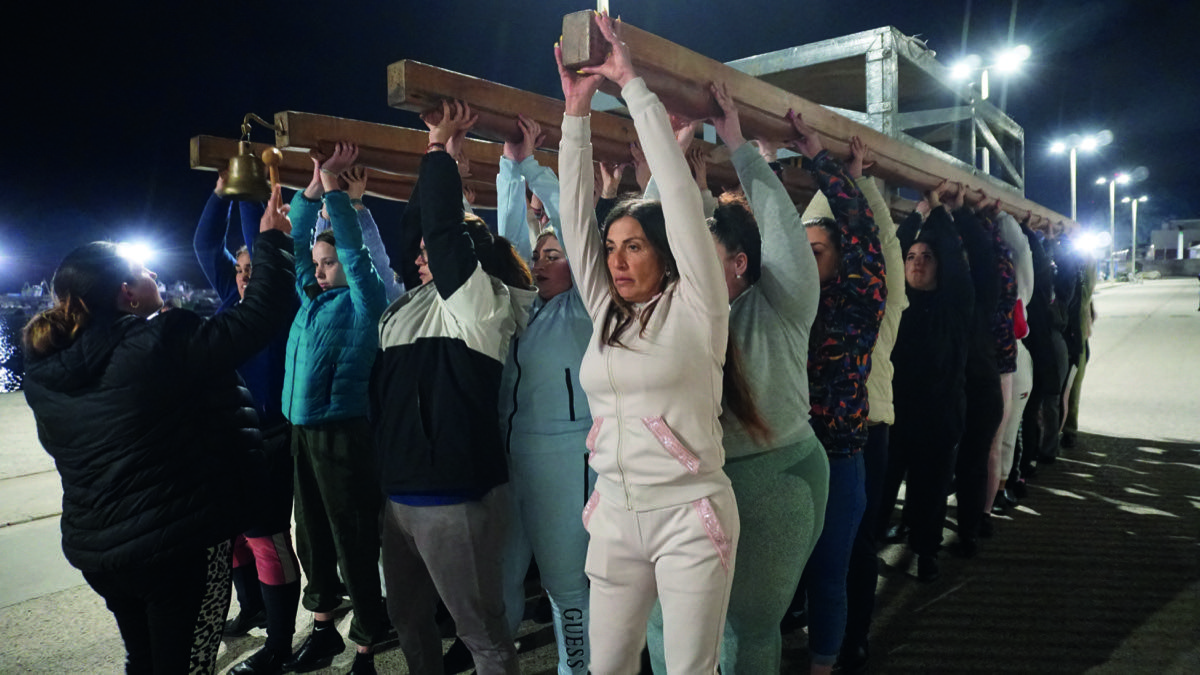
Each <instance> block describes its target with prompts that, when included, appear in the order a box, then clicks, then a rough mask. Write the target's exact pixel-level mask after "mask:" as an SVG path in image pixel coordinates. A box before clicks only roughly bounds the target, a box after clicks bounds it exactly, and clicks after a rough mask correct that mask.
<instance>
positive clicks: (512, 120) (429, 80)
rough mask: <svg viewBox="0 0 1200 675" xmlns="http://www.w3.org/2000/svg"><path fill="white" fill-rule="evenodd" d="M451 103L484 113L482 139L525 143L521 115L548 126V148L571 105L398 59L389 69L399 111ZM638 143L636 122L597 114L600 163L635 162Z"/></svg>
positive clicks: (392, 99)
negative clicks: (632, 154) (632, 147)
mask: <svg viewBox="0 0 1200 675" xmlns="http://www.w3.org/2000/svg"><path fill="white" fill-rule="evenodd" d="M446 99H458V100H461V101H466V102H467V103H469V104H470V105H471V111H472V112H474V113H476V114H477V115H479V121H478V122H477V123H476V124H475V128H474V129H473V130H472V132H471V133H473V134H476V135H478V136H482V137H484V138H488V139H491V140H494V141H499V142H501V143H503V142H504V141H506V140H512V141H519V140H521V133H520V130H519V129H518V127H517V114H518V113H520V114H523V115H525V116H526V117H529V118H530V119H532V120H534V121H536V122H537V123H538V124H540V125H542V130H543V131H544V132H546V140H545V141H544V142H543V143H542V147H543V148H554V149H557V148H558V142H559V139H560V138H562V135H561V133H560V132H559V126H560V125H561V124H562V117H563V111H564V110H565V107H566V104H564V103H563V102H562V101H560V100H558V99H553V98H550V97H548V96H541V95H539V94H534V93H531V92H527V91H524V90H522V89H515V88H513V87H508V86H505V85H502V84H496V83H495V82H490V81H488V80H482V79H480V78H478V77H471V76H470V75H463V74H462V73H456V72H454V71H452V70H443V69H442V68H436V67H434V66H430V65H426V64H424V63H420V62H418V61H409V60H405V61H398V62H396V63H393V64H392V65H390V66H388V105H390V106H392V107H393V108H399V109H401V110H408V111H411V112H416V113H426V112H430V111H434V112H435V114H436V111H437V110H438V109H439V108H440V106H441V104H442V101H443V100H446ZM636 141H637V131H636V130H634V128H633V120H630V119H627V118H624V117H618V116H616V115H609V114H606V113H593V114H592V144H593V146H594V154H595V157H596V160H597V161H604V162H628V161H630V160H631V159H632V158H631V157H630V154H629V144H630V143H634V142H636ZM539 161H540V160H539Z"/></svg>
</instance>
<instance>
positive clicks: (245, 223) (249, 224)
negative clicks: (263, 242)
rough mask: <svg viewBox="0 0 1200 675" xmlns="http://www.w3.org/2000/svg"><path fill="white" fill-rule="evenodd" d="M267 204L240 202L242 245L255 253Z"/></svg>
mask: <svg viewBox="0 0 1200 675" xmlns="http://www.w3.org/2000/svg"><path fill="white" fill-rule="evenodd" d="M266 206H267V205H266V204H264V203H262V202H252V201H249V200H244V201H240V202H238V217H240V218H241V220H242V223H241V225H242V243H243V244H245V245H246V248H248V249H249V250H250V253H251V254H253V253H254V242H255V240H257V239H258V224H259V222H260V221H262V217H263V213H264V211H265V209H266Z"/></svg>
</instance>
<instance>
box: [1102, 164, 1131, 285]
mask: <svg viewBox="0 0 1200 675" xmlns="http://www.w3.org/2000/svg"><path fill="white" fill-rule="evenodd" d="M1128 182H1129V174H1126V173H1117V174H1113V177H1112V178H1105V177H1104V176H1101V177H1100V178H1097V179H1096V185H1104V184H1106V183H1107V184H1108V236H1109V237H1112V238H1113V240H1112V242H1110V243H1109V245H1108V280H1109V281H1112V280H1113V279H1114V278H1115V277H1116V276H1117V263H1116V252H1117V242H1116V239H1115V237H1116V236H1117V183H1120V184H1121V185H1124V184H1126V183H1128Z"/></svg>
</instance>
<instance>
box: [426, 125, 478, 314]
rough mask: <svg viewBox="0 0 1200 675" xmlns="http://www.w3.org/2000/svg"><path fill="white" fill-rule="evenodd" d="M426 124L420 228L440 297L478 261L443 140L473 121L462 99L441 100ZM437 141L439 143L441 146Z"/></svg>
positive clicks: (459, 185) (464, 279) (450, 291)
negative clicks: (435, 114) (437, 116)
mask: <svg viewBox="0 0 1200 675" xmlns="http://www.w3.org/2000/svg"><path fill="white" fill-rule="evenodd" d="M431 119H432V118H427V119H426V120H425V123H426V125H428V126H429V150H428V151H427V152H426V153H425V157H424V158H422V159H421V168H420V174H419V177H418V179H417V180H418V182H419V183H420V184H421V193H420V215H421V234H422V236H423V237H424V239H425V250H426V252H427V255H428V256H429V270H430V272H432V273H433V279H434V283H435V284H437V290H438V295H440V296H441V297H442V299H443V300H446V299H449V298H450V296H452V295H454V293H455V292H456V291H457V290H458V289H459V288H460V287H461V286H463V284H465V283H466V282H467V279H469V278H470V276H471V275H472V274H473V273H474V272H475V270H476V269H477V268H478V267H479V259H478V257H477V255H476V253H475V247H474V245H473V244H472V242H471V237H470V236H469V235H468V234H467V233H466V231H465V230H464V228H463V209H462V179H461V178H460V176H459V174H458V167H457V165H456V164H455V162H454V158H453V157H452V156H451V155H450V153H449V152H448V150H447V149H445V148H446V144H447V143H449V142H450V141H451V139H452V138H454V137H455V136H456V135H457V134H459V133H460V132H461V133H463V134H465V133H466V130H467V129H469V128H470V127H471V126H472V125H474V123H475V119H476V118H475V117H474V116H472V115H471V110H470V108H468V107H467V106H466V105H464V104H463V103H460V102H458V101H455V102H453V103H451V102H448V101H444V102H443V103H442V116H441V118H440V120H438V121H437V122H436V123H433V122H432V121H431ZM439 146H440V147H439Z"/></svg>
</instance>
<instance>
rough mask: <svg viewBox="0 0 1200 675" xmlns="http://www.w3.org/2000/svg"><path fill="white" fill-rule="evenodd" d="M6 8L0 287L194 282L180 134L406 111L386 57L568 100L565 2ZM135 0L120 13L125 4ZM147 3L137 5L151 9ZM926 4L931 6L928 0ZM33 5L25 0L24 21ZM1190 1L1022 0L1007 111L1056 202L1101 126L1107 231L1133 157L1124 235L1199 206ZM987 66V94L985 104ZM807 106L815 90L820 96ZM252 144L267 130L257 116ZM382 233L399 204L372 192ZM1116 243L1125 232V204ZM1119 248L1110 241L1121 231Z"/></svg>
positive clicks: (920, 18)
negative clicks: (90, 256) (100, 246)
mask: <svg viewBox="0 0 1200 675" xmlns="http://www.w3.org/2000/svg"><path fill="white" fill-rule="evenodd" d="M32 4H34V3H26V4H25V5H23V6H22V12H24V13H25V15H23V16H20V17H19V20H15V19H14V17H12V16H10V18H9V20H8V21H6V24H7V26H6V27H7V29H8V30H7V31H6V32H7V35H6V38H5V41H4V44H3V46H2V47H0V49H2V50H3V52H4V63H5V71H6V74H7V75H8V77H7V78H6V80H7V81H6V82H5V94H6V96H5V101H6V105H5V107H6V108H7V110H8V112H7V114H6V117H7V118H8V119H9V122H8V124H7V125H6V132H7V133H6V139H5V143H4V146H3V151H2V158H3V161H0V176H2V177H3V182H2V185H3V186H4V187H3V189H0V291H15V290H19V289H20V287H21V284H22V282H24V281H37V280H39V279H41V278H43V277H45V278H49V276H50V275H51V274H52V273H53V269H54V267H55V266H56V265H57V263H58V261H59V260H60V259H61V258H62V256H63V255H65V254H66V253H67V251H69V250H70V249H71V248H73V247H75V246H77V245H79V244H82V243H85V242H87V241H91V240H95V239H112V240H133V239H140V240H146V241H148V242H150V243H152V244H153V245H154V246H156V247H157V248H158V249H159V255H158V257H157V258H156V259H155V260H154V262H153V263H152V264H151V265H150V266H151V267H152V268H154V269H155V270H156V271H158V272H159V273H160V275H161V276H162V277H163V278H165V279H167V280H173V279H179V278H183V279H188V280H191V281H193V282H199V281H200V275H199V271H198V268H197V266H196V263H195V260H194V258H193V257H192V253H191V235H192V231H193V228H194V227H195V222H196V218H197V217H198V215H199V213H200V210H201V208H202V207H203V205H204V201H205V199H206V198H207V194H208V192H209V191H210V190H211V189H212V186H213V183H214V181H215V174H214V173H211V172H201V171H193V170H190V169H188V154H187V153H188V139H189V138H190V137H192V136H194V135H197V134H214V135H220V136H226V137H236V136H237V135H238V133H239V127H240V124H241V119H242V116H243V115H244V114H245V113H247V112H251V111H253V112H256V113H258V114H259V115H262V116H263V117H265V118H267V119H270V116H271V115H273V114H274V113H275V112H277V111H281V110H299V111H306V112H314V113H321V114H329V115H336V116H341V117H350V118H356V119H362V120H368V121H373V122H382V123H387V124H398V125H403V126H410V127H419V126H420V122H419V120H417V119H416V117H415V116H413V115H410V114H407V113H402V112H400V111H397V110H394V109H391V108H389V107H388V106H387V100H386V68H387V65H388V64H389V63H392V62H394V61H398V60H401V59H405V58H409V59H415V60H418V61H423V62H426V63H429V64H432V65H436V66H439V67H442V68H448V69H450V70H456V71H459V72H463V73H466V74H469V75H474V76H478V77H482V78H485V79H489V80H493V81H496V82H500V83H503V84H507V85H511V86H514V87H519V88H522V89H528V90H531V91H535V92H538V93H541V94H545V95H549V96H554V97H556V98H561V91H560V90H559V88H558V78H557V73H556V71H555V67H554V58H553V54H552V51H551V47H552V45H553V43H554V42H555V40H556V39H557V38H558V34H559V32H560V26H561V18H562V16H563V15H564V14H567V13H569V12H572V11H576V10H579V9H588V8H591V7H592V6H593V5H592V4H590V3H587V2H580V1H578V0H575V1H572V2H567V1H564V0H524V1H522V0H516V1H515V2H467V1H465V0H440V1H439V0H430V1H427V2H420V3H418V2H412V1H409V0H402V1H399V2H396V1H392V2H344V3H331V2H320V3H318V2H312V1H310V0H293V1H291V2H263V1H260V0H242V1H241V2H227V1H225V0H214V1H210V2H205V3H198V2H174V3H153V4H151V3H141V2H139V3H112V4H108V3H92V4H90V5H88V6H87V8H86V9H69V8H68V6H67V5H62V4H57V3H38V4H40V5H41V8H40V9H29V7H30V6H31V5H32ZM131 4H132V5H135V7H126V5H131ZM968 4H969V5H970V7H971V10H970V11H971V18H970V22H969V26H968V28H969V30H968V31H967V34H966V53H978V54H981V55H987V54H989V53H990V52H991V51H992V50H993V49H996V48H999V47H1000V46H1002V45H1003V44H1004V42H1005V40H1006V36H1007V31H1008V22H1009V13H1010V11H1011V8H1012V5H1011V3H1010V2H1004V1H1000V2H981V1H979V0H975V1H974V2H971V3H964V2H930V3H920V4H918V3H901V2H895V1H894V0H893V1H890V2H847V1H841V2H809V1H796V0H792V1H783V0H773V1H770V2H768V1H766V0H738V1H737V2H713V1H711V0H687V1H686V2H685V1H682V0H671V1H666V0H640V1H638V2H633V1H628V0H612V2H611V5H612V10H613V13H614V14H620V15H621V16H622V17H623V19H624V20H625V21H627V22H629V23H631V24H633V25H636V26H638V27H640V28H642V29H645V30H647V31H650V32H652V33H656V34H658V35H661V36H663V37H665V38H667V39H669V40H672V41H674V42H677V43H679V44H682V45H684V46H686V47H689V48H691V49H693V50H695V51H698V52H700V53H702V54H705V55H707V56H709V57H712V58H715V59H718V60H721V61H729V60H733V59H737V58H742V57H746V56H752V55H755V54H760V53H764V52H768V51H773V50H776V49H782V48H785V47H792V46H796V45H802V44H806V43H810V42H815V41H818V40H824V39H828V38H833V37H838V36H841V35H847V34H850V33H854V32H858V31H862V30H867V29H870V28H876V27H879V26H884V25H893V26H896V27H897V28H898V29H900V31H901V32H903V33H906V34H909V35H914V34H915V35H919V36H920V37H921V38H922V39H924V40H927V42H928V45H929V47H930V48H932V49H934V50H935V51H936V52H937V53H938V58H939V60H941V61H942V62H943V63H947V64H949V63H951V62H953V61H955V60H956V59H957V57H958V56H959V55H961V54H962V53H963V50H962V44H963V41H964V16H965V12H966V9H967V6H968ZM146 5H149V8H147V7H146ZM935 7H936V8H937V9H934V8H935ZM31 13H39V14H40V15H37V16H33V15H31ZM1197 32H1200V3H1196V2H1193V1H1180V2H1166V1H1147V0H1143V1H1141V2H1136V3H1135V2H1132V1H1128V0H1089V1H1088V2H1037V1H1033V0H1024V1H1022V2H1019V4H1018V8H1017V20H1016V29H1015V42H1016V43H1025V44H1028V45H1029V46H1030V47H1031V49H1032V53H1033V56H1032V58H1031V59H1030V61H1029V62H1027V63H1026V64H1025V68H1024V69H1023V71H1022V72H1021V74H1020V75H1017V76H1015V77H1013V78H1012V79H1011V80H1010V84H1009V86H1008V94H1007V111H1008V113H1009V114H1010V115H1011V116H1012V117H1013V118H1014V119H1016V121H1017V123H1018V124H1020V125H1022V126H1023V127H1024V128H1025V138H1026V171H1027V180H1028V187H1027V189H1026V195H1027V196H1028V197H1029V198H1030V199H1032V200H1034V201H1036V202H1039V203H1042V204H1044V205H1046V206H1048V207H1050V208H1052V209H1055V210H1057V211H1059V212H1060V213H1068V212H1069V210H1070V197H1069V180H1068V165H1067V160H1066V157H1065V156H1064V155H1060V156H1054V155H1050V154H1049V153H1048V148H1049V145H1050V142H1051V141H1052V140H1054V139H1056V138H1059V137H1061V136H1064V135H1066V134H1069V133H1086V132H1093V131H1098V130H1101V129H1109V130H1111V131H1112V133H1113V135H1114V138H1115V140H1114V142H1113V143H1112V144H1111V145H1109V146H1107V147H1105V148H1103V149H1102V150H1101V151H1100V152H1098V153H1095V154H1093V155H1083V154H1081V155H1080V158H1079V191H1078V193H1079V212H1080V221H1082V222H1083V223H1084V224H1085V225H1089V224H1093V223H1094V224H1096V225H1097V226H1101V225H1103V227H1104V229H1107V222H1108V195H1107V190H1106V189H1105V188H1102V187H1097V186H1095V185H1094V181H1095V179H1096V177H1097V176H1099V175H1102V174H1111V173H1113V172H1115V171H1119V170H1132V169H1134V168H1136V167H1139V166H1145V167H1146V168H1147V169H1148V170H1149V177H1148V178H1147V179H1146V180H1145V181H1143V182H1142V183H1141V184H1139V185H1137V186H1136V187H1133V188H1130V189H1129V190H1122V191H1121V192H1120V193H1119V195H1118V199H1119V197H1120V196H1121V195H1123V194H1132V195H1134V196H1136V195H1140V194H1147V195H1149V196H1150V201H1149V202H1147V203H1146V204H1143V205H1141V207H1140V208H1139V218H1138V220H1139V228H1138V229H1139V233H1140V234H1141V237H1140V238H1141V239H1142V240H1143V242H1144V241H1146V240H1148V237H1149V230H1150V229H1153V228H1156V227H1157V225H1158V223H1159V222H1161V221H1162V220H1164V219H1166V218H1191V217H1200V188H1198V187H1197V186H1200V168H1198V166H1197V162H1196V159H1195V157H1194V155H1195V152H1196V146H1197V144H1198V143H1200V123H1198V122H1197V120H1198V119H1200V78H1198V77H1197V75H1196V61H1195V58H1196V57H1195V56H1194V55H1193V53H1192V51H1193V50H1191V49H1190V47H1191V45H1192V44H1194V42H1195V39H1196V34H1197ZM1001 86H1002V85H1001V80H1000V79H999V78H996V79H993V81H992V89H993V93H992V98H991V100H993V101H996V100H998V98H999V92H1000V87H1001ZM817 102H818V103H819V102H820V101H817ZM253 138H254V139H255V140H259V141H270V140H271V134H270V132H268V131H267V130H265V129H256V130H255V132H254V135H253ZM368 205H369V206H370V207H371V208H372V211H373V212H374V213H375V215H376V219H377V220H378V221H379V222H380V224H381V227H385V228H386V227H387V224H388V223H389V222H395V219H396V218H397V217H398V215H399V213H400V210H401V208H402V207H401V206H400V205H396V204H388V203H387V202H383V201H382V200H378V199H370V200H369V202H368ZM1117 206H1118V212H1117V213H1118V223H1117V232H1118V236H1117V245H1118V247H1121V246H1123V245H1127V244H1128V239H1129V233H1128V229H1129V209H1128V205H1122V204H1118V205H1117ZM1123 242H1124V243H1123Z"/></svg>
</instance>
